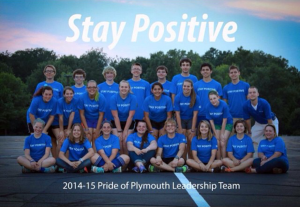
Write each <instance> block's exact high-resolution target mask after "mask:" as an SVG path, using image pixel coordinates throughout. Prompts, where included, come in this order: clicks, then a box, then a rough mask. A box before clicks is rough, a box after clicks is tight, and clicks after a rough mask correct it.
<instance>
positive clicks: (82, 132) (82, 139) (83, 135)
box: [69, 123, 85, 144]
mask: <svg viewBox="0 0 300 207" xmlns="http://www.w3.org/2000/svg"><path fill="white" fill-rule="evenodd" d="M76 126H79V128H80V132H81V133H80V137H79V144H83V142H84V140H85V133H84V130H83V127H82V125H81V124H79V123H76V124H74V125H73V126H72V130H71V133H70V135H69V140H70V142H71V143H72V144H74V143H75V138H74V136H73V130H74V128H75V127H76Z"/></svg>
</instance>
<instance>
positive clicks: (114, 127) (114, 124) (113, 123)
mask: <svg viewBox="0 0 300 207" xmlns="http://www.w3.org/2000/svg"><path fill="white" fill-rule="evenodd" d="M111 125H112V128H113V129H116V128H117V126H116V123H115V121H114V120H111ZM120 125H121V129H122V130H124V128H125V125H126V121H120ZM134 127H135V121H134V120H132V122H131V124H130V126H129V129H130V130H133V129H134Z"/></svg>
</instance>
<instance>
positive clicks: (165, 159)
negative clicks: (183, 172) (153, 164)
mask: <svg viewBox="0 0 300 207" xmlns="http://www.w3.org/2000/svg"><path fill="white" fill-rule="evenodd" d="M173 160H174V157H168V158H162V161H163V162H164V163H166V164H169V163H170V162H172V161H173Z"/></svg>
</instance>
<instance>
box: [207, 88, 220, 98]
mask: <svg viewBox="0 0 300 207" xmlns="http://www.w3.org/2000/svg"><path fill="white" fill-rule="evenodd" d="M210 95H216V96H219V94H218V91H216V90H210V91H209V92H208V97H209V96H210Z"/></svg>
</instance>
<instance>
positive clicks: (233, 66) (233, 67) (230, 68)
mask: <svg viewBox="0 0 300 207" xmlns="http://www.w3.org/2000/svg"><path fill="white" fill-rule="evenodd" d="M234 69H237V70H238V71H240V69H239V67H238V66H235V65H231V66H230V67H229V72H230V71H231V70H234Z"/></svg>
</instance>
